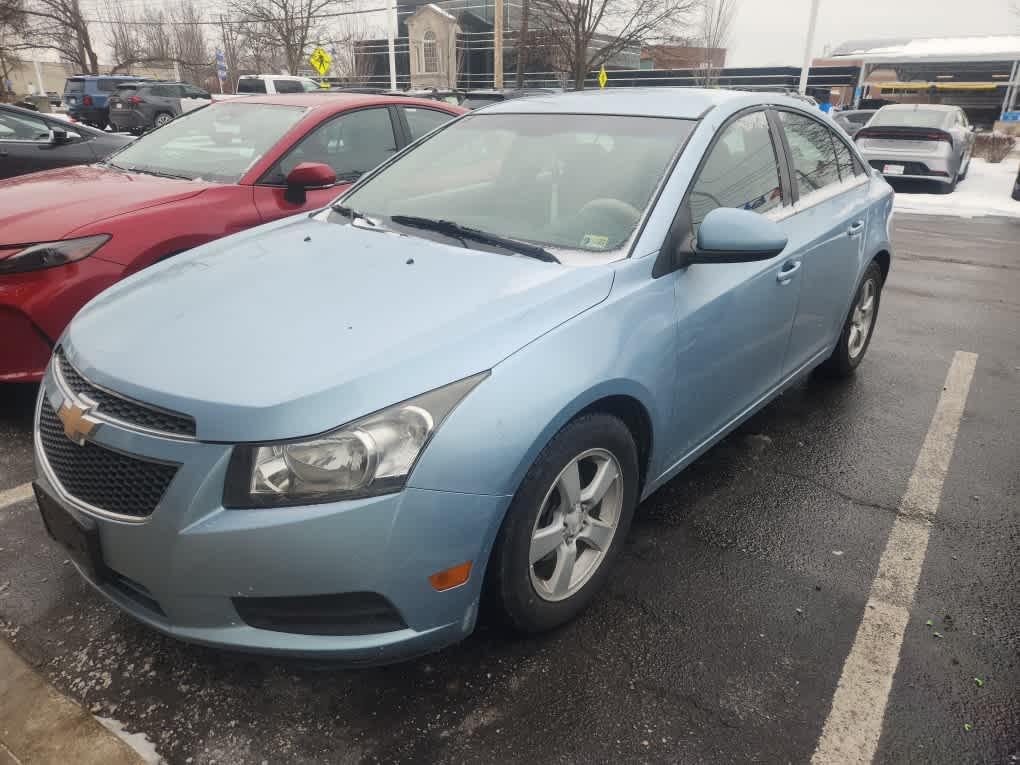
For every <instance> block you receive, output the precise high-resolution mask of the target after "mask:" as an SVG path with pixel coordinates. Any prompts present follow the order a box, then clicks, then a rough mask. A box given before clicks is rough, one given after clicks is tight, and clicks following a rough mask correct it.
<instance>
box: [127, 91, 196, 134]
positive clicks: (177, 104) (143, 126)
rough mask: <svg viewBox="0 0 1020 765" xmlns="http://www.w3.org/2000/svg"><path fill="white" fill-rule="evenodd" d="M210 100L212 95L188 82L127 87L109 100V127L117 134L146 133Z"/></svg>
mask: <svg viewBox="0 0 1020 765" xmlns="http://www.w3.org/2000/svg"><path fill="white" fill-rule="evenodd" d="M210 100H212V96H211V95H209V93H207V92H206V91H204V90H202V89H201V88H196V87H195V86H194V85H189V84H188V83H186V82H160V81H151V80H150V81H145V82H130V83H124V84H123V85H120V86H119V87H118V88H117V90H116V91H115V92H114V94H113V95H112V96H110V101H109V106H110V124H111V125H112V126H113V129H114V130H119V131H128V132H132V133H143V132H145V131H146V130H151V129H152V128H156V127H161V126H163V125H165V124H166V123H168V122H169V121H170V120H172V119H173V118H174V117H179V116H181V115H182V114H184V112H190V111H191V110H192V109H197V108H198V107H200V106H205V105H207V104H208V103H209V102H210Z"/></svg>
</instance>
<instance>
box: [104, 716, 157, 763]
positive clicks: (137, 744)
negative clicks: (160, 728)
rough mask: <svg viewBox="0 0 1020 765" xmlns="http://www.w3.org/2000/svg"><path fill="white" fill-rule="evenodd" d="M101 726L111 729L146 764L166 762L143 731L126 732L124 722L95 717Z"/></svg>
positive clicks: (110, 718)
mask: <svg viewBox="0 0 1020 765" xmlns="http://www.w3.org/2000/svg"><path fill="white" fill-rule="evenodd" d="M96 719H97V720H99V722H101V723H102V724H103V727H105V728H107V729H108V730H110V731H112V732H113V734H114V735H115V736H117V738H119V739H120V740H121V741H123V742H124V743H125V744H127V745H128V746H130V747H131V748H132V749H134V750H135V751H136V752H138V756H139V757H141V758H142V759H143V760H144V761H145V762H146V763H148V765H163V763H164V762H166V761H165V760H164V759H163V758H162V757H160V756H159V753H158V752H157V751H156V745H155V744H153V743H152V742H151V741H149V737H148V736H146V735H145V734H144V733H128V732H127V729H126V728H125V727H124V723H122V722H121V721H120V720H114V719H113V718H112V717H99V716H97V717H96Z"/></svg>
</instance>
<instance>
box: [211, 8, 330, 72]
mask: <svg viewBox="0 0 1020 765" xmlns="http://www.w3.org/2000/svg"><path fill="white" fill-rule="evenodd" d="M335 3H336V0H230V2H229V7H230V10H231V12H232V13H233V15H234V17H235V18H237V19H239V20H240V21H242V22H244V23H245V24H246V25H248V27H249V29H250V30H251V38H252V39H253V40H255V41H257V42H258V44H259V45H262V46H265V47H268V48H270V49H275V50H277V51H279V53H280V55H281V57H282V58H283V60H284V62H285V64H286V67H287V71H288V72H290V73H291V74H297V71H298V67H300V66H301V64H302V63H303V62H304V59H305V53H306V49H307V48H308V43H309V42H310V41H311V40H312V39H313V38H314V37H315V36H316V35H314V34H313V32H314V31H315V25H316V23H317V21H316V17H317V16H319V14H321V13H323V12H324V11H326V10H327V9H328V8H329V7H330V6H331V5H334V4H335Z"/></svg>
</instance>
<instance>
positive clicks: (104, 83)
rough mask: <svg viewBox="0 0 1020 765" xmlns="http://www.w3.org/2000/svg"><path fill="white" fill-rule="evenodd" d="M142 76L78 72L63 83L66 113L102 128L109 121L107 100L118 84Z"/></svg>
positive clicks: (87, 123)
mask: <svg viewBox="0 0 1020 765" xmlns="http://www.w3.org/2000/svg"><path fill="white" fill-rule="evenodd" d="M143 79H144V78H142V77H132V76H130V75H106V74H100V75H93V74H78V75H75V76H74V77H68V78H67V81H66V82H65V83H64V104H65V105H66V106H67V113H68V114H69V115H71V117H73V118H74V119H76V120H78V121H79V122H84V123H85V124H86V125H92V126H94V127H97V128H99V129H100V130H102V129H103V128H105V127H106V125H107V123H108V121H109V109H108V105H107V101H108V99H109V97H110V94H111V93H113V92H114V91H115V90H117V86H118V85H122V84H124V83H125V82H139V81H141V80H143Z"/></svg>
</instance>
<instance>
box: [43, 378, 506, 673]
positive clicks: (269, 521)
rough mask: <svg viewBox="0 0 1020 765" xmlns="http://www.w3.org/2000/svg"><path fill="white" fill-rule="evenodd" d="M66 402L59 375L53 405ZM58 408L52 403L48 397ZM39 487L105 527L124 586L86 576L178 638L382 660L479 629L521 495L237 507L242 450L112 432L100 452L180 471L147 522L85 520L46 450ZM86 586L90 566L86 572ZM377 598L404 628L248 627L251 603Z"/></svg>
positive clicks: (105, 433) (115, 579)
mask: <svg viewBox="0 0 1020 765" xmlns="http://www.w3.org/2000/svg"><path fill="white" fill-rule="evenodd" d="M65 398H66V394H65V392H64V391H63V390H62V389H61V388H60V387H58V385H57V384H56V382H55V381H54V379H53V377H52V375H48V376H47V378H46V379H45V380H44V382H43V385H42V388H41V392H40V400H39V404H40V406H42V405H45V404H46V403H47V402H48V404H49V405H51V406H53V407H54V408H59V406H60V404H61V402H62V401H64V400H65ZM44 399H45V401H44ZM36 419H37V428H36V432H37V437H36V470H37V476H38V479H37V485H38V486H39V487H40V488H41V489H42V490H44V491H45V492H46V493H47V494H49V495H50V496H51V497H52V498H54V499H56V500H57V501H58V502H59V504H60V505H61V506H62V507H63V508H64V509H65V510H67V511H68V512H71V513H72V514H82V515H86V516H88V517H90V518H92V519H93V520H94V521H95V523H96V524H97V525H98V533H99V540H100V548H101V551H102V560H103V563H104V565H105V566H107V567H109V570H110V571H111V572H115V575H114V576H104V577H102V578H98V577H97V578H94V579H89V577H88V576H86V579H88V580H89V581H90V583H91V584H92V585H93V586H94V587H95V588H96V589H97V590H99V592H101V593H102V594H103V595H104V596H106V597H107V598H108V599H109V600H111V601H112V602H113V603H115V604H116V605H117V606H119V607H120V608H122V609H123V610H125V611H127V612H128V613H130V614H131V615H132V616H134V617H135V618H137V619H139V620H140V621H142V622H144V623H146V624H148V625H149V626H151V627H153V628H155V629H157V630H159V631H161V632H164V633H166V634H168V635H171V636H173V637H176V638H179V639H182V640H185V641H189V642H195V643H201V644H205V645H210V646H216V647H221V648H230V649H236V650H242V651H254V652H259V653H273V654H286V655H296V656H314V657H322V658H329V659H331V660H338V661H340V662H343V663H350V664H357V665H366V664H381V663H389V662H393V661H398V660H401V659H405V658H410V657H413V656H416V655H420V654H423V653H428V652H431V651H435V650H438V649H440V648H442V647H444V646H446V645H449V644H451V643H454V642H457V641H458V640H461V639H462V638H464V637H465V636H467V635H468V634H469V633H470V632H471V631H472V630H473V628H474V625H475V619H476V617H477V611H478V602H479V597H480V594H481V585H482V578H483V575H484V571H485V562H486V560H487V559H488V554H489V550H490V548H491V545H492V541H493V539H494V537H495V533H496V531H497V530H498V527H499V524H500V522H501V519H502V517H503V513H504V512H505V509H506V507H507V505H508V504H509V501H510V498H509V497H506V496H493V495H476V494H460V493H452V492H441V491H428V490H422V489H413V488H407V489H405V490H404V491H401V492H399V493H397V494H391V495H386V496H381V497H372V498H368V499H361V500H351V501H346V502H335V503H328V504H321V505H313V506H307V507H287V508H279V509H259V510H226V509H224V508H223V507H222V493H223V482H224V477H225V473H226V469H227V464H228V462H229V459H230V454H231V446H230V445H226V444H212V443H203V442H199V441H187V440H175V439H170V438H163V437H156V436H153V435H147V434H143V433H139V432H135V431H132V430H130V429H128V428H123V427H120V426H118V425H116V424H113V423H109V422H104V423H102V424H101V425H100V426H99V427H97V428H96V429H95V430H94V432H93V433H92V434H91V435H90V436H89V441H90V442H91V443H93V444H95V445H97V446H100V447H103V448H105V449H109V450H112V451H117V452H120V453H122V454H128V455H137V456H139V457H144V458H147V459H150V460H160V461H162V462H165V463H167V462H168V463H175V464H178V465H179V466H180V467H179V468H178V470H177V473H176V475H175V476H174V478H173V480H172V481H171V483H170V485H169V488H168V489H167V490H166V493H165V495H164V496H163V498H162V500H161V501H160V502H159V504H158V505H157V506H156V509H155V510H154V512H153V513H152V514H151V515H150V516H148V517H145V518H142V519H125V518H122V517H121V518H114V517H104V516H102V515H99V514H96V513H94V512H89V511H87V510H84V509H83V508H82V507H81V505H80V503H78V502H76V501H75V499H74V498H73V497H71V496H70V495H68V494H67V493H66V492H65V491H64V489H63V488H62V486H61V484H60V483H59V482H58V481H57V479H56V478H55V475H54V473H53V472H52V470H51V469H50V466H49V465H48V463H47V461H46V458H45V454H44V453H43V451H42V449H41V446H40V444H41V439H40V437H39V436H38V412H37V416H36ZM465 561H472V562H473V568H472V573H471V577H470V579H469V580H468V582H467V583H465V584H464V585H461V586H460V587H456V588H453V589H450V590H447V591H444V592H438V591H436V590H434V589H433V588H432V586H431V585H430V583H429V579H428V577H429V576H430V575H431V574H433V573H436V572H438V571H442V570H445V569H447V568H450V567H452V566H455V565H458V564H461V563H463V562H465ZM79 570H80V571H82V573H83V576H84V575H85V570H84V569H82V568H80V569H79ZM349 593H371V594H373V595H376V596H378V597H379V598H381V599H383V600H384V601H385V602H388V603H389V604H392V606H393V608H394V609H395V610H396V612H397V613H398V614H399V617H400V621H401V622H402V624H401V626H400V628H398V629H388V630H387V631H383V632H375V633H372V632H368V633H366V632H365V630H356V632H357V634H308V633H307V632H304V633H302V632H293V631H281V630H280V629H279V628H275V629H264V628H260V627H255V626H252V625H251V624H248V623H245V621H244V619H243V618H242V616H241V614H240V613H239V609H238V607H236V606H235V603H236V602H237V601H238V599H244V598H259V599H265V598H281V599H293V598H300V597H306V596H316V595H319V596H321V595H343V594H349Z"/></svg>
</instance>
